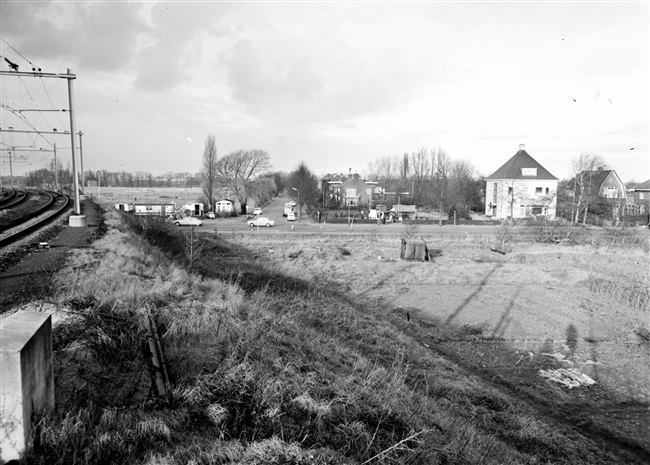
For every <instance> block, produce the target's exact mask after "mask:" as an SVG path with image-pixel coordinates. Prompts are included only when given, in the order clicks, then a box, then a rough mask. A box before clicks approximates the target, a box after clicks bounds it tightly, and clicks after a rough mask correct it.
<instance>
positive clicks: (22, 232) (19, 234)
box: [0, 191, 72, 248]
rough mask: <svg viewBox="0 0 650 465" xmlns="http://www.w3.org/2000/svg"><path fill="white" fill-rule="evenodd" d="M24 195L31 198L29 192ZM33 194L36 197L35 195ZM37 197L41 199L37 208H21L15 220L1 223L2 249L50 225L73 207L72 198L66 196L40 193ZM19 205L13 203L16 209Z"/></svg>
mask: <svg viewBox="0 0 650 465" xmlns="http://www.w3.org/2000/svg"><path fill="white" fill-rule="evenodd" d="M23 192H24V191H23ZM24 194H25V198H27V197H28V196H29V194H28V192H24ZM32 194H33V195H34V193H32ZM37 195H38V196H39V197H40V201H39V202H38V206H37V207H36V208H34V209H30V208H27V209H25V208H23V207H21V210H20V212H18V213H17V214H16V215H15V217H14V218H12V219H10V220H8V221H5V222H2V223H0V248H2V247H4V246H6V245H9V244H11V243H13V242H15V241H17V240H19V239H21V238H23V237H25V236H27V235H28V234H32V233H34V232H35V231H37V230H39V229H41V228H42V227H43V226H46V225H48V224H50V223H51V222H53V221H54V220H56V218H58V217H59V215H61V214H62V213H63V212H65V211H66V210H68V209H69V208H70V207H71V206H72V202H71V200H70V197H68V196H67V195H65V194H61V193H58V192H50V191H38V192H37ZM19 196H20V194H18V193H17V194H16V198H17V197H19ZM25 198H23V199H22V200H21V203H22V202H24V201H25ZM17 203H18V202H16V203H12V205H13V206H14V207H15V206H16V205H17Z"/></svg>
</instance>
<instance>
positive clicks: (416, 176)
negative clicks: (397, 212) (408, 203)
mask: <svg viewBox="0 0 650 465" xmlns="http://www.w3.org/2000/svg"><path fill="white" fill-rule="evenodd" d="M435 158H436V153H435V150H431V151H430V152H429V151H427V149H425V148H421V149H420V150H418V151H417V152H413V153H412V154H411V162H410V165H411V175H412V180H411V198H412V199H413V203H419V204H423V203H426V200H427V198H428V197H430V195H429V194H430V193H429V192H427V191H428V190H429V189H428V187H429V186H430V184H431V183H430V181H431V179H432V178H433V167H434V165H435Z"/></svg>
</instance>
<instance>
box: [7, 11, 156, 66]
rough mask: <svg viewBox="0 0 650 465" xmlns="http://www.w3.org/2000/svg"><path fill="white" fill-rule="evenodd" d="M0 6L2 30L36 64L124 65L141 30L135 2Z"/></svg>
mask: <svg viewBox="0 0 650 465" xmlns="http://www.w3.org/2000/svg"><path fill="white" fill-rule="evenodd" d="M0 8H1V10H0V12H1V13H2V20H1V26H2V33H3V36H4V37H5V38H6V40H7V41H9V43H11V44H12V46H13V47H15V48H16V49H18V50H19V51H20V53H21V54H23V55H24V56H25V57H26V58H27V59H29V60H30V61H32V62H33V63H34V64H35V65H36V66H39V63H42V62H44V61H45V62H47V63H52V62H61V61H64V62H65V66H66V67H70V68H74V69H75V70H76V69H79V68H82V69H85V70H93V71H119V70H123V69H127V68H128V67H130V66H131V63H132V60H133V58H134V56H135V53H136V48H135V47H134V44H135V43H137V39H138V35H139V34H141V33H143V32H145V31H146V30H147V27H146V24H145V23H144V21H143V19H142V17H141V16H140V14H139V13H140V10H141V6H140V5H138V4H136V3H120V4H119V6H118V5H115V4H114V3H111V2H84V3H81V2H74V3H72V2H66V3H57V2H47V3H43V2H2V4H1V7H0ZM7 53H8V52H7ZM43 71H46V70H45V69H43ZM47 71H49V72H60V71H62V70H60V69H56V70H47Z"/></svg>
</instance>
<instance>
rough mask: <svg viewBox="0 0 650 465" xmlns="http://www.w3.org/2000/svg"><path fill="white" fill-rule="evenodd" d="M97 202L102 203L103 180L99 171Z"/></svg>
mask: <svg viewBox="0 0 650 465" xmlns="http://www.w3.org/2000/svg"><path fill="white" fill-rule="evenodd" d="M97 200H98V201H99V202H101V201H102V180H101V179H100V178H99V170H97Z"/></svg>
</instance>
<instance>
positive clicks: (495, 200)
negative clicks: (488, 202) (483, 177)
mask: <svg viewBox="0 0 650 465" xmlns="http://www.w3.org/2000/svg"><path fill="white" fill-rule="evenodd" d="M496 203H497V183H496V182H495V183H494V184H493V185H492V204H493V205H496Z"/></svg>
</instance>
